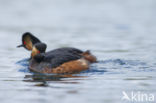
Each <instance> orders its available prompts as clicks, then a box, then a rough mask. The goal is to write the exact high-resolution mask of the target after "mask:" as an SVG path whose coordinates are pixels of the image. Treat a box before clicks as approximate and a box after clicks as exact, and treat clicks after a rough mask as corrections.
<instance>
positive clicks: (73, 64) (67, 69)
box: [18, 32, 97, 74]
mask: <svg viewBox="0 0 156 103" xmlns="http://www.w3.org/2000/svg"><path fill="white" fill-rule="evenodd" d="M18 47H24V48H26V49H27V50H31V51H32V53H31V58H30V61H29V69H30V70H32V71H34V72H38V73H56V74H64V73H67V74H69V73H78V72H81V71H83V70H87V69H88V68H89V65H90V64H91V63H94V62H96V61H97V59H96V57H95V56H94V55H92V54H91V53H90V51H86V52H83V51H81V50H79V49H76V48H71V47H66V48H58V49H55V50H52V51H49V52H45V51H46V48H47V45H46V44H45V43H42V42H41V41H40V40H39V39H38V38H36V37H35V36H33V35H32V34H31V33H29V32H27V33H24V34H23V36H22V45H20V46H18Z"/></svg>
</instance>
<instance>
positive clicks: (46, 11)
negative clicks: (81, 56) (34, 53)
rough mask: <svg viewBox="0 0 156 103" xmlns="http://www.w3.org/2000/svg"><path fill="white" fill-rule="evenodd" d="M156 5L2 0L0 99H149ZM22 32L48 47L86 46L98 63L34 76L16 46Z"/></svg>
mask: <svg viewBox="0 0 156 103" xmlns="http://www.w3.org/2000/svg"><path fill="white" fill-rule="evenodd" d="M155 11H156V1H155V0H0V103H155V102H156V97H155V96H156V12H155ZM28 31H29V32H31V33H33V34H34V35H35V36H37V37H38V38H40V39H41V40H42V41H43V42H45V43H46V44H47V45H48V51H49V50H52V49H55V48H59V47H76V48H79V49H82V50H91V52H92V53H93V54H94V55H96V56H97V58H98V62H97V63H95V64H92V65H91V66H90V69H89V70H87V71H83V72H81V73H79V74H74V75H72V76H70V77H58V76H48V77H45V76H42V75H35V74H33V73H32V72H30V71H29V70H28V61H27V60H26V59H27V58H29V57H30V52H29V51H26V50H25V49H22V48H20V49H18V48H16V46H17V45H19V44H21V36H22V34H23V33H24V32H28ZM123 92H125V93H127V95H128V97H129V98H130V95H131V93H132V92H135V93H138V94H137V96H139V95H141V94H147V95H148V96H149V95H150V94H152V95H154V97H155V98H154V100H153V101H149V100H148V101H146V100H145V99H144V100H143V101H138V100H139V99H138V97H136V101H132V100H124V99H122V97H123V96H124V94H123ZM139 93H140V94H139ZM130 99H131V98H130Z"/></svg>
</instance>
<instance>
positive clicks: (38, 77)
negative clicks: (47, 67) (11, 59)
mask: <svg viewBox="0 0 156 103" xmlns="http://www.w3.org/2000/svg"><path fill="white" fill-rule="evenodd" d="M84 78H87V76H75V75H72V74H68V75H54V74H52V75H49V74H48V75H47V74H38V73H35V74H32V75H25V77H24V80H23V81H24V82H35V83H36V84H35V85H34V86H39V87H40V86H42V87H47V86H48V82H59V83H63V84H69V83H70V84H78V83H79V82H78V81H77V80H83V79H84ZM73 79H76V81H73Z"/></svg>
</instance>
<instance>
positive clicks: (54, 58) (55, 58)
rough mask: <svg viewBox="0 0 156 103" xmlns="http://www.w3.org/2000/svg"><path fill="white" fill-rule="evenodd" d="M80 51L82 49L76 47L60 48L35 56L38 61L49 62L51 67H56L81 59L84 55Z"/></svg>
mask: <svg viewBox="0 0 156 103" xmlns="http://www.w3.org/2000/svg"><path fill="white" fill-rule="evenodd" d="M80 53H82V51H81V50H79V49H76V48H59V49H55V50H52V51H49V52H47V53H42V54H38V55H36V56H35V57H34V60H35V61H36V62H38V63H39V62H42V61H43V62H46V63H49V64H50V65H49V66H50V67H51V68H55V67H57V66H60V65H61V64H63V63H65V62H69V61H72V60H77V59H80V58H81V57H82V56H81V55H80Z"/></svg>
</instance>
